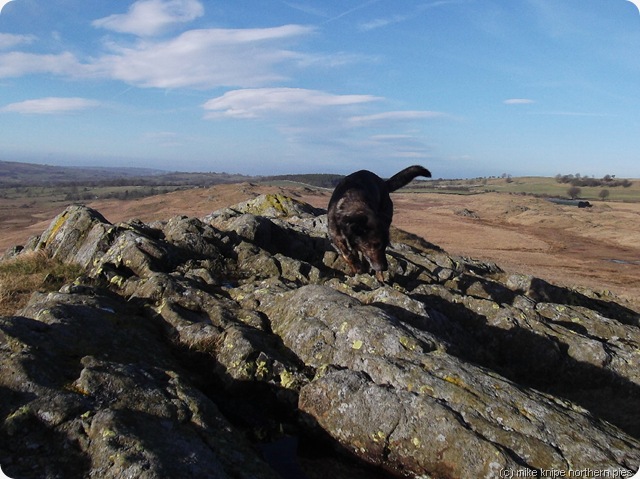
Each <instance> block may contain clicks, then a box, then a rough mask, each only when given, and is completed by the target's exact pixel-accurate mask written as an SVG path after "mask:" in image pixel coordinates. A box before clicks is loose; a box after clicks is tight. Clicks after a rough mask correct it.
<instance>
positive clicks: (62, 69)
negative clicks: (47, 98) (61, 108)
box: [0, 52, 88, 78]
mask: <svg viewBox="0 0 640 479" xmlns="http://www.w3.org/2000/svg"><path fill="white" fill-rule="evenodd" d="M33 73H53V74H54V75H65V76H70V77H75V76H83V75H87V73H88V69H87V66H86V65H82V64H81V63H80V62H79V61H78V59H77V58H76V57H75V56H74V55H73V54H71V53H69V52H64V53H60V54H57V55H41V54H36V53H23V52H9V53H4V54H0V78H9V77H20V76H23V75H30V74H33Z"/></svg>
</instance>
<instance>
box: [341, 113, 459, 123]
mask: <svg viewBox="0 0 640 479" xmlns="http://www.w3.org/2000/svg"><path fill="white" fill-rule="evenodd" d="M446 116H448V115H447V114H446V113H442V112H439V111H415V110H414V111H412V110H405V111H386V112H382V113H374V114H371V115H360V116H353V117H351V118H349V122H350V123H351V124H353V125H367V124H373V123H379V122H390V121H392V122H398V121H414V120H424V119H428V118H442V117H446Z"/></svg>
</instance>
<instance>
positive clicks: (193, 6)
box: [93, 0, 204, 36]
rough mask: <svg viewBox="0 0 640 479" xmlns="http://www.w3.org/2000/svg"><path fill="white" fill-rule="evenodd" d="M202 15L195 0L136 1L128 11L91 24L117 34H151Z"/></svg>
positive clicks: (199, 6) (202, 10)
mask: <svg viewBox="0 0 640 479" xmlns="http://www.w3.org/2000/svg"><path fill="white" fill-rule="evenodd" d="M202 15H204V7H203V6H202V4H201V3H200V2H199V1H198V0H139V1H137V2H135V3H134V4H133V5H131V7H129V11H128V12H127V13H123V14H115V15H110V16H108V17H105V18H100V19H98V20H95V21H94V22H93V26H95V27H99V28H105V29H107V30H112V31H115V32H120V33H132V34H134V35H139V36H153V35H157V34H158V33H162V32H163V31H165V30H166V29H167V28H168V27H171V26H172V25H175V24H179V23H188V22H191V21H193V20H195V19H196V18H198V17H201V16H202Z"/></svg>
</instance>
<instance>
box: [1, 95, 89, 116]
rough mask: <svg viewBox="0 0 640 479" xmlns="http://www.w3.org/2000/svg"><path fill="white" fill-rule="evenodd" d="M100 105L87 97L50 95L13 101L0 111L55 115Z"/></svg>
mask: <svg viewBox="0 0 640 479" xmlns="http://www.w3.org/2000/svg"><path fill="white" fill-rule="evenodd" d="M99 105H100V102H98V101H95V100H89V99H86V98H61V97H48V98H38V99H35V100H26V101H22V102H18V103H11V104H9V105H6V106H4V107H2V108H0V111H2V112H7V113H21V114H23V115H53V114H60V113H72V112H77V111H82V110H87V109H89V108H95V107H97V106H99Z"/></svg>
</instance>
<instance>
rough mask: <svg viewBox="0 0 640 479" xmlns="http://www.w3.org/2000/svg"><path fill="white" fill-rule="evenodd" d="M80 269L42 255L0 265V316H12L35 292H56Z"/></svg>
mask: <svg viewBox="0 0 640 479" xmlns="http://www.w3.org/2000/svg"><path fill="white" fill-rule="evenodd" d="M81 271H82V269H81V267H80V266H77V265H73V264H65V263H62V262H60V261H58V260H56V259H53V258H50V257H48V256H47V255H46V254H44V253H42V252H37V253H29V254H25V255H22V256H19V257H17V258H13V259H9V260H6V261H3V262H1V263H0V316H7V315H11V314H15V313H16V311H18V310H19V309H20V308H22V307H24V306H25V305H26V304H27V302H28V301H29V298H30V297H31V294H32V293H33V292H35V291H41V292H49V291H57V290H58V289H60V287H61V286H62V285H63V284H65V283H67V282H69V281H72V280H74V279H75V278H77V277H78V276H79V275H80V273H81Z"/></svg>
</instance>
